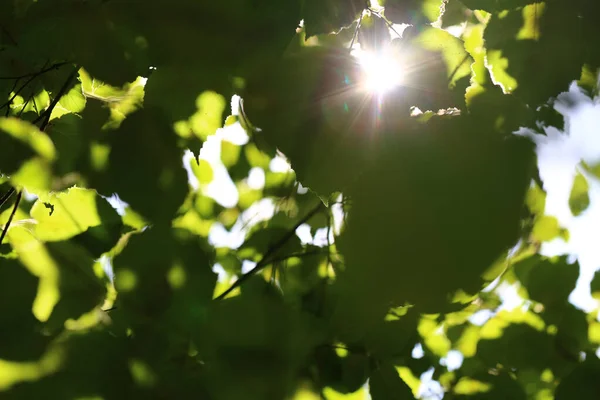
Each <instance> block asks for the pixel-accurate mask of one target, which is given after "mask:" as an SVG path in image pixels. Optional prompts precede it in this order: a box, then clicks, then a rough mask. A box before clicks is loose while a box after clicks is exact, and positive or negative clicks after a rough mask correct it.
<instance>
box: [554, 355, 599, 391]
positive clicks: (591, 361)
mask: <svg viewBox="0 0 600 400" xmlns="http://www.w3.org/2000/svg"><path fill="white" fill-rule="evenodd" d="M598 373H600V361H599V360H598V359H597V358H595V357H594V356H593V355H589V356H588V358H586V360H585V361H584V362H583V363H581V364H579V365H577V366H576V367H575V368H574V369H573V370H572V371H571V373H569V374H568V375H567V376H566V377H564V378H563V380H562V381H561V382H560V383H559V384H558V386H557V388H556V392H555V395H556V397H555V398H556V400H566V399H572V398H580V399H582V398H586V397H589V396H592V397H593V396H595V395H596V394H597V393H600V384H599V383H598V380H597V379H596V378H597V376H598Z"/></svg>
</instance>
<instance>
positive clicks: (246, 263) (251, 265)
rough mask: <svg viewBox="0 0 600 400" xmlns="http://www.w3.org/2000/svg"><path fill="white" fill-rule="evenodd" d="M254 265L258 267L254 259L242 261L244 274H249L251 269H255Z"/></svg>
mask: <svg viewBox="0 0 600 400" xmlns="http://www.w3.org/2000/svg"><path fill="white" fill-rule="evenodd" d="M254 267H256V263H255V262H254V261H250V260H244V262H242V274H247V273H248V272H249V271H250V270H252V269H254Z"/></svg>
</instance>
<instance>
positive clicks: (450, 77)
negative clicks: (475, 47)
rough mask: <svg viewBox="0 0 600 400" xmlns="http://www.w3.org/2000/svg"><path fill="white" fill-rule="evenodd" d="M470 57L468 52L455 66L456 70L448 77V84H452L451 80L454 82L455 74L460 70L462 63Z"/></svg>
mask: <svg viewBox="0 0 600 400" xmlns="http://www.w3.org/2000/svg"><path fill="white" fill-rule="evenodd" d="M468 59H469V54H468V53H467V54H465V57H464V58H463V59H462V61H461V62H460V63H459V64H458V65H457V66H456V68H454V71H452V73H451V74H450V76H449V77H448V84H450V82H452V79H453V78H454V75H456V73H457V72H458V70H459V69H460V67H462V65H463V64H464V63H465V61H467V60H468Z"/></svg>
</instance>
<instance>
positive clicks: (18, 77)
mask: <svg viewBox="0 0 600 400" xmlns="http://www.w3.org/2000/svg"><path fill="white" fill-rule="evenodd" d="M66 64H69V63H68V62H59V63H56V64H52V65H51V66H49V67H48V68H44V69H42V70H41V71H37V72H30V73H28V74H24V75H19V76H0V80H11V79H23V78H28V77H31V76H40V75H42V74H45V73H46V72H50V71H52V70H53V69H58V68H60V67H62V66H63V65H66Z"/></svg>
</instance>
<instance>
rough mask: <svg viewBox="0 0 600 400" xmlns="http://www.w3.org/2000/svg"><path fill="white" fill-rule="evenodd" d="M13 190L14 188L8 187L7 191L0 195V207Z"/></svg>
mask: <svg viewBox="0 0 600 400" xmlns="http://www.w3.org/2000/svg"><path fill="white" fill-rule="evenodd" d="M14 192H15V188H10V189H9V190H8V192H6V193H5V194H4V195H3V196H2V197H0V207H2V206H3V205H4V203H6V201H7V200H8V199H9V198H10V196H12V194H13V193H14Z"/></svg>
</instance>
